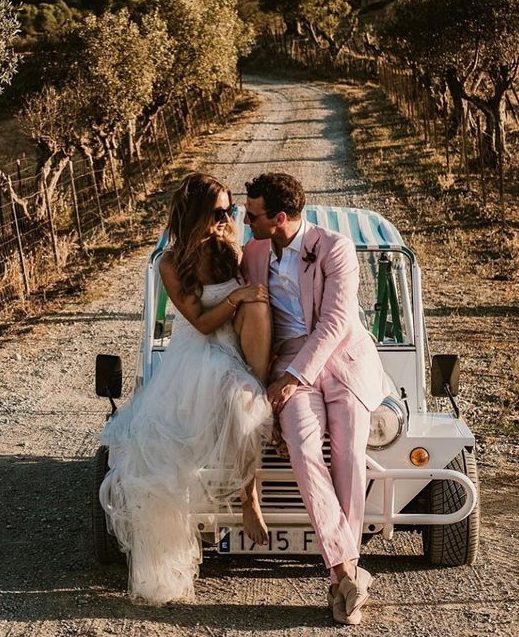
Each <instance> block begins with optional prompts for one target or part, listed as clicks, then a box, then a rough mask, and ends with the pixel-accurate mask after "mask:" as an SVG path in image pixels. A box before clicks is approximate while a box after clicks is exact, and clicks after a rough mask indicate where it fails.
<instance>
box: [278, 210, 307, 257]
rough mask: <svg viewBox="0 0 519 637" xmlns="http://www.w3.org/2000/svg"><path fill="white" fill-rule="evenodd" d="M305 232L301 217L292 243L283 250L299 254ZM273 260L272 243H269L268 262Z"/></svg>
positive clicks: (303, 221)
mask: <svg viewBox="0 0 519 637" xmlns="http://www.w3.org/2000/svg"><path fill="white" fill-rule="evenodd" d="M305 232H306V221H305V220H304V218H303V217H301V225H300V226H299V230H298V231H297V232H296V235H295V237H294V238H293V239H292V241H291V242H290V243H289V244H288V245H287V246H286V248H283V249H284V250H294V251H295V252H301V246H302V244H303V237H304V236H305ZM273 255H274V256H273ZM273 258H274V259H275V258H276V253H275V252H274V248H273V247H272V242H271V243H270V260H271V261H272V259H273Z"/></svg>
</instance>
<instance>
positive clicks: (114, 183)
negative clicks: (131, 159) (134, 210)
mask: <svg viewBox="0 0 519 637" xmlns="http://www.w3.org/2000/svg"><path fill="white" fill-rule="evenodd" d="M106 150H107V153H108V161H109V163H110V172H111V173H112V183H113V185H114V191H115V200H116V201H117V212H118V213H119V214H120V215H122V214H123V210H122V208H121V199H120V197H119V188H117V179H116V176H115V166H114V156H113V155H112V151H111V149H110V148H107V149H106Z"/></svg>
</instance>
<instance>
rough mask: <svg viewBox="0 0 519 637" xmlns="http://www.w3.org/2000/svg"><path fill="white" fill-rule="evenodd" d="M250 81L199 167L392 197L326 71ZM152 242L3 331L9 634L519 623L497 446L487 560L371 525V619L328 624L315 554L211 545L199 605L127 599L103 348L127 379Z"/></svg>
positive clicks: (472, 631) (371, 198) (487, 491)
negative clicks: (375, 533)
mask: <svg viewBox="0 0 519 637" xmlns="http://www.w3.org/2000/svg"><path fill="white" fill-rule="evenodd" d="M248 88H251V89H252V90H255V91H257V92H258V93H259V94H260V96H261V98H262V103H261V105H260V107H259V108H258V110H257V111H256V112H255V113H254V114H253V115H252V116H250V117H248V118H247V119H246V121H245V122H244V123H242V124H237V125H234V126H232V127H228V128H226V129H224V130H222V131H220V132H218V133H216V134H215V135H214V136H213V137H212V138H211V139H210V141H207V140H206V141H204V142H203V143H201V146H200V154H199V160H197V161H199V164H200V165H204V166H205V167H206V168H207V169H208V170H210V171H211V172H213V173H214V174H216V175H217V176H219V177H220V178H222V179H224V180H227V181H228V182H229V183H230V185H231V187H232V189H233V191H234V193H236V197H237V199H238V200H240V199H241V198H242V197H243V192H244V187H243V184H244V182H245V181H246V180H247V179H249V178H250V177H251V176H253V175H255V174H258V173H260V172H262V171H264V170H267V169H268V170H283V171H286V172H290V173H292V174H294V175H295V176H297V177H298V178H300V179H301V180H302V181H303V183H304V185H305V187H306V191H307V194H308V201H309V202H313V203H319V202H327V203H330V204H336V205H349V206H356V207H369V208H372V209H379V210H380V207H381V206H382V205H383V202H382V200H381V199H380V196H379V195H377V193H376V192H372V191H370V188H369V185H367V184H366V183H364V182H363V181H362V180H361V179H359V178H358V176H356V174H355V171H354V161H353V158H352V155H351V145H350V142H349V139H348V137H347V134H346V132H345V127H344V117H345V108H344V103H343V101H342V98H341V97H339V96H338V95H336V94H335V93H334V92H333V90H332V89H331V88H330V87H328V86H327V85H325V84H317V83H296V82H288V81H274V80H268V81H267V80H258V79H257V80H251V81H250V82H249V85H248ZM148 252H149V247H146V248H142V249H140V250H138V251H136V252H135V253H134V254H133V255H132V256H131V257H127V258H125V259H123V260H121V261H120V262H118V263H116V264H115V265H114V267H113V268H112V269H111V270H110V272H104V273H101V274H100V275H98V276H97V277H96V279H95V280H94V282H93V284H92V285H90V286H89V293H88V295H87V296H86V297H84V298H83V299H81V300H79V301H75V302H72V303H70V304H68V305H66V306H63V307H61V309H59V310H58V311H57V312H55V313H49V314H46V315H44V316H42V318H41V320H39V321H38V322H37V324H36V325H35V326H34V327H32V328H31V329H28V330H27V331H26V333H24V330H18V332H17V333H16V334H17V335H16V338H14V337H12V336H9V335H8V336H6V337H4V338H3V339H2V343H1V344H2V348H1V350H0V365H1V367H2V375H1V380H0V479H1V484H2V500H3V501H2V507H1V516H2V520H1V524H0V532H1V537H0V548H1V558H0V573H1V574H0V589H1V601H0V635H3V636H6V637H7V636H9V637H15V636H18V635H24V636H27V637H29V636H31V637H36V636H42V637H47V636H56V637H57V636H62V635H85V636H89V637H93V636H98V635H124V636H125V637H132V636H134V637H144V636H148V635H210V636H214V635H240V636H241V635H248V634H252V633H261V634H264V635H266V636H274V635H276V636H278V635H295V636H296V635H297V636H300V635H319V636H323V637H324V636H325V635H335V634H336V633H337V631H338V630H339V631H340V632H344V633H345V632H348V634H351V635H363V636H364V635H365V636H369V635H373V636H375V635H383V634H392V635H402V636H406V637H407V636H410V635H413V636H419V635H423V636H424V637H425V636H427V637H429V636H431V637H432V636H436V635H438V636H440V635H441V636H442V637H444V636H445V635H460V636H469V635H470V636H472V635H487V634H497V635H512V634H514V631H513V622H514V621H515V622H517V608H518V588H519V585H518V582H517V571H518V560H517V550H516V540H515V538H514V534H516V528H515V526H514V525H515V524H516V523H517V491H514V489H513V484H512V482H513V479H512V475H513V471H512V467H511V464H510V462H509V461H508V460H507V458H506V457H501V456H496V455H495V454H494V455H492V454H490V455H488V454H487V456H485V457H486V460H485V462H484V463H482V465H481V475H482V489H483V496H482V501H483V527H482V545H481V550H480V556H479V559H478V561H477V563H476V565H475V567H474V568H468V567H464V568H456V569H433V568H428V567H427V566H426V565H425V564H424V562H423V560H422V557H421V542H420V539H419V537H418V536H417V535H412V534H407V533H400V534H397V535H396V536H395V541H394V542H392V543H388V542H384V541H383V540H381V539H380V538H375V539H374V540H373V541H372V542H371V543H370V544H369V545H368V546H367V547H365V557H364V558H363V559H364V564H365V565H366V566H367V568H369V569H370V570H371V571H372V572H373V573H374V574H375V575H376V582H375V584H374V586H373V589H372V597H371V599H370V601H369V603H368V605H367V607H366V611H365V613H364V615H365V621H364V622H363V623H362V624H361V626H360V627H350V628H347V629H341V628H338V627H337V626H336V625H334V624H333V622H332V621H331V618H330V614H329V611H328V609H327V608H326V602H325V590H326V585H327V584H326V572H325V570H324V567H323V566H322V565H321V562H320V560H319V559H317V558H315V559H314V558H306V559H304V558H303V559H301V558H291V559H277V560H271V559H266V558H258V559H251V558H245V557H244V558H240V559H232V558H231V559H230V558H221V557H218V556H217V555H216V554H215V553H214V552H213V551H208V552H207V555H206V559H205V562H204V564H203V566H202V569H201V577H200V580H199V582H198V583H197V593H198V601H197V603H196V604H178V605H174V606H169V607H167V608H162V609H155V608H147V607H136V606H133V605H131V604H130V602H129V601H128V598H127V596H126V595H125V592H124V591H125V584H126V573H125V570H124V569H123V568H122V567H118V566H117V567H116V566H114V567H110V568H104V567H100V566H98V565H97V564H96V562H95V560H94V557H93V551H92V540H91V534H90V500H91V492H90V491H91V477H92V455H93V453H94V451H95V448H96V445H97V442H96V434H97V432H98V431H99V429H100V427H101V424H102V421H103V418H104V414H105V412H106V407H107V405H106V404H105V403H104V402H103V401H101V400H100V399H97V398H96V397H95V396H94V392H93V380H94V359H95V354H96V353H97V352H111V353H119V354H120V355H121V356H122V357H123V364H124V368H125V370H126V372H127V378H129V377H130V376H131V369H132V368H133V364H134V356H135V346H136V342H137V341H136V339H137V336H138V333H139V330H140V310H141V302H142V287H143V286H142V283H143V269H144V264H145V260H146V255H147V253H148ZM433 337H434V334H433ZM482 451H484V450H482ZM516 630H517V628H516Z"/></svg>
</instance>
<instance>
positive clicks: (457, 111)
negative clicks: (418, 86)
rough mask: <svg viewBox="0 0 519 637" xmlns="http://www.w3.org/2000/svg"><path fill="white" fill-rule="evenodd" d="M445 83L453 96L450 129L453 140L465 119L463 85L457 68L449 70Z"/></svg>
mask: <svg viewBox="0 0 519 637" xmlns="http://www.w3.org/2000/svg"><path fill="white" fill-rule="evenodd" d="M445 83H446V84H447V88H448V89H449V93H450V94H451V98H452V105H453V109H452V113H451V115H450V117H449V127H448V135H449V139H452V138H453V137H455V136H456V134H457V132H458V131H459V129H460V127H461V122H462V118H463V84H462V82H461V80H460V78H459V77H458V74H457V72H456V69H455V68H453V67H451V68H449V69H447V72H446V73H445Z"/></svg>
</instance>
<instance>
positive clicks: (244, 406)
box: [99, 279, 272, 605]
mask: <svg viewBox="0 0 519 637" xmlns="http://www.w3.org/2000/svg"><path fill="white" fill-rule="evenodd" d="M238 285H239V284H238V283H237V281H236V280H235V279H232V280H230V281H226V282H224V283H218V284H213V285H206V286H205V287H204V289H203V293H202V296H201V302H202V305H203V307H204V308H210V307H212V306H214V305H217V304H218V303H220V302H221V301H222V300H223V299H224V298H225V297H226V296H227V295H228V294H229V293H230V292H231V291H232V290H233V289H235V288H236V287H238ZM271 418H272V416H271V408H270V405H269V403H268V401H267V399H266V395H265V390H264V388H263V387H262V385H261V384H260V383H259V382H258V380H257V379H256V378H255V377H254V376H253V375H252V374H251V373H250V371H249V370H248V368H247V367H246V364H245V363H244V360H243V355H242V353H241V351H240V348H239V345H238V342H237V337H236V334H235V332H234V330H233V327H232V324H231V322H227V323H225V324H224V325H222V326H221V327H220V328H219V329H218V330H216V331H215V332H214V333H212V334H210V335H208V336H206V335H204V334H202V333H201V332H199V331H197V330H196V329H195V328H194V327H193V326H192V325H191V324H190V323H189V322H188V321H187V320H186V319H185V318H184V317H183V316H182V315H181V314H180V312H177V314H176V316H175V318H174V321H173V329H172V336H171V341H170V344H169V346H168V348H167V350H166V351H165V353H164V356H163V360H162V363H161V365H160V368H159V369H158V371H157V372H156V373H155V374H154V376H153V378H152V380H151V381H150V382H149V383H148V385H147V386H146V387H145V388H143V389H142V390H140V391H139V392H138V393H137V394H136V395H135V396H134V397H133V398H132V399H130V400H129V401H128V402H127V403H126V404H125V405H123V406H122V407H121V408H120V409H119V410H118V411H117V412H116V414H115V415H114V416H112V418H111V419H110V420H109V421H108V422H107V424H106V427H105V429H104V430H103V432H102V434H101V442H102V444H104V445H107V446H108V447H109V466H110V471H109V472H108V473H107V475H106V478H105V480H104V482H103V483H102V485H101V489H100V493H99V497H100V501H101V504H102V506H103V508H104V510H105V512H106V514H107V521H108V526H109V529H110V530H111V531H112V532H113V533H114V534H115V535H116V537H117V539H118V541H119V545H120V547H121V549H122V550H123V551H124V552H125V553H126V554H127V557H128V565H129V592H130V595H131V597H132V599H133V600H134V601H136V602H141V603H149V604H156V605H160V604H164V603H166V602H169V601H173V600H180V599H192V597H193V594H194V588H193V582H194V580H195V579H196V577H197V574H198V565H199V563H200V561H201V552H200V539H199V532H198V530H197V528H196V525H194V524H193V523H192V522H191V520H190V515H189V514H190V513H191V512H197V511H198V512H200V511H209V512H210V511H212V510H217V509H218V508H221V507H222V503H225V502H229V499H230V498H234V497H235V496H236V495H237V494H238V492H239V490H240V489H241V488H242V487H243V486H244V485H245V484H247V483H248V482H249V481H250V480H251V478H252V476H253V475H254V471H255V470H256V468H257V466H258V465H259V462H260V459H261V445H262V442H263V441H264V440H265V439H267V438H268V436H269V435H270V425H271Z"/></svg>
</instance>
